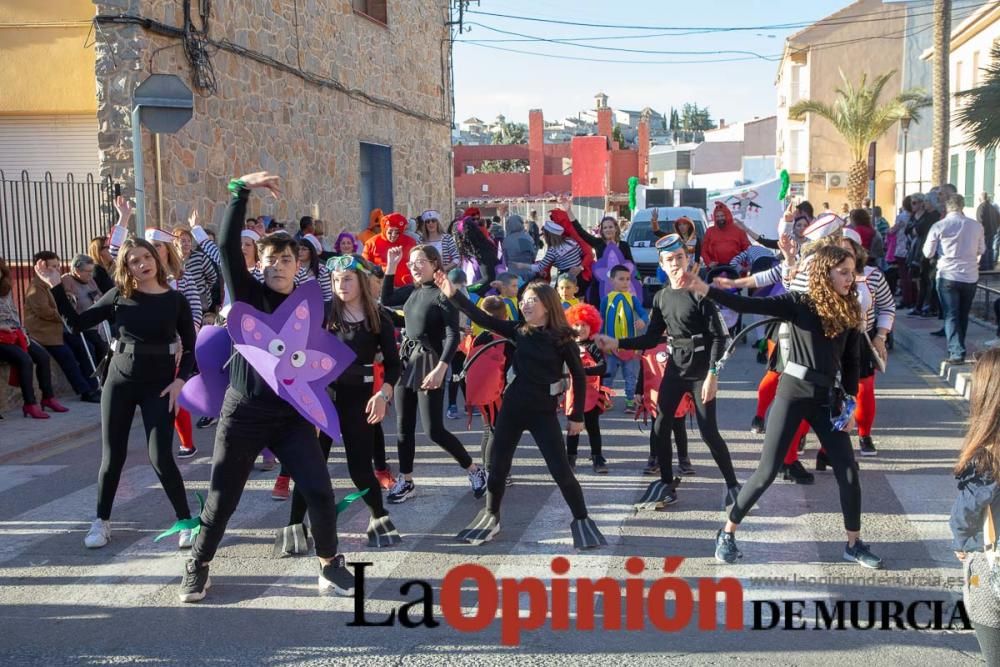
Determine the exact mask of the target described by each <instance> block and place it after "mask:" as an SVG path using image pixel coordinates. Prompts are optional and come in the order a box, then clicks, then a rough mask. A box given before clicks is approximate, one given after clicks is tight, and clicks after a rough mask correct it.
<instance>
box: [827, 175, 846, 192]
mask: <svg viewBox="0 0 1000 667" xmlns="http://www.w3.org/2000/svg"><path fill="white" fill-rule="evenodd" d="M846 187H847V172H846V171H830V172H827V174H826V189H827V190H837V189H839V188H846Z"/></svg>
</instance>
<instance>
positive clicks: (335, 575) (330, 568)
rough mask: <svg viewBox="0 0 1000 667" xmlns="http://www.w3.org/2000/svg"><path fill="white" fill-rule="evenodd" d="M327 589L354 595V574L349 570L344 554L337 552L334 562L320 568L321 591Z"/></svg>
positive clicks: (341, 593) (337, 593) (339, 593)
mask: <svg viewBox="0 0 1000 667" xmlns="http://www.w3.org/2000/svg"><path fill="white" fill-rule="evenodd" d="M327 591H333V592H334V593H335V594H336V595H342V596H344V597H349V596H351V595H354V575H353V574H351V573H350V572H348V570H347V564H346V562H345V560H344V556H343V554H337V555H336V556H334V558H333V562H332V563H330V564H329V565H323V566H322V567H321V568H320V571H319V592H320V593H326V592H327Z"/></svg>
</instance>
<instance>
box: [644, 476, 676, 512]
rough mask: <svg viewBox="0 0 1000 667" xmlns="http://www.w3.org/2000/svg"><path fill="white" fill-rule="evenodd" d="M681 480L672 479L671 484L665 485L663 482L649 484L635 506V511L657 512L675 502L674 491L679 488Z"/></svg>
mask: <svg viewBox="0 0 1000 667" xmlns="http://www.w3.org/2000/svg"><path fill="white" fill-rule="evenodd" d="M680 483H681V478H680V477H674V481H673V483H671V484H667V483H666V482H664V481H663V480H659V479H658V480H656V481H655V482H651V483H650V485H649V486H648V487H646V492H645V493H643V494H642V497H641V498H639V501H638V502H636V504H635V509H636V510H640V511H641V510H657V509H661V508H663V507H664V506H666V505H670V504H671V503H673V502H675V501H676V500H677V497H676V496H675V495H674V491H675V490H676V489H677V487H678V486H680Z"/></svg>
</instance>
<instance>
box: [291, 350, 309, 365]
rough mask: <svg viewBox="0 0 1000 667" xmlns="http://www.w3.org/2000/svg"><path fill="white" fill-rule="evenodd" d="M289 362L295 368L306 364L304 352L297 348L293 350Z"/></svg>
mask: <svg viewBox="0 0 1000 667" xmlns="http://www.w3.org/2000/svg"><path fill="white" fill-rule="evenodd" d="M290 363H291V364H292V366H294V367H295V368H302V367H303V366H305V365H306V353H305V352H304V351H302V350H299V351H298V352H293V353H292V358H291V360H290Z"/></svg>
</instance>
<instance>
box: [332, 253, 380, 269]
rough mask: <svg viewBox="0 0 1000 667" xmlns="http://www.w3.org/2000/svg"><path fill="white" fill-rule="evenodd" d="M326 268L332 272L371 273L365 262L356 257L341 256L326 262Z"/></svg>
mask: <svg viewBox="0 0 1000 667" xmlns="http://www.w3.org/2000/svg"><path fill="white" fill-rule="evenodd" d="M326 268H327V269H329V270H330V271H363V272H364V273H371V271H369V270H368V267H367V266H365V264H364V262H362V261H361V260H360V259H358V258H357V257H356V256H355V255H340V256H338V257H331V258H330V259H328V260H326Z"/></svg>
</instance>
